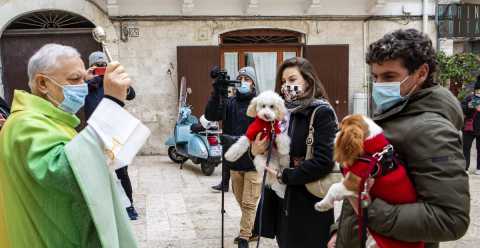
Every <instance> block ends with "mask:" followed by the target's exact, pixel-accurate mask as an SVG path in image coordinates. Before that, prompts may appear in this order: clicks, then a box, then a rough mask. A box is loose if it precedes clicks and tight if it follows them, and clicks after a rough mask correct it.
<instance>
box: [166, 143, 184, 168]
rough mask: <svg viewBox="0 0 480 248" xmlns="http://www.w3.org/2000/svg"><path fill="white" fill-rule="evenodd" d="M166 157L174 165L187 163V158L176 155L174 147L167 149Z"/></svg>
mask: <svg viewBox="0 0 480 248" xmlns="http://www.w3.org/2000/svg"><path fill="white" fill-rule="evenodd" d="M168 157H169V158H170V159H171V160H172V161H173V162H175V163H178V164H181V163H183V162H185V161H187V159H188V158H186V157H184V156H181V155H179V154H178V153H177V149H175V147H174V146H170V147H169V148H168Z"/></svg>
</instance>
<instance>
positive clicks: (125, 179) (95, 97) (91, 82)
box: [84, 51, 138, 220]
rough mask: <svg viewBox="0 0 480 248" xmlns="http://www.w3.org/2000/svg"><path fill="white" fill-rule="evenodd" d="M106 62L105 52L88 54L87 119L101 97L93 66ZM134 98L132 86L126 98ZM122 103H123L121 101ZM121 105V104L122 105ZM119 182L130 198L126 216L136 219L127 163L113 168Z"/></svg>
mask: <svg viewBox="0 0 480 248" xmlns="http://www.w3.org/2000/svg"><path fill="white" fill-rule="evenodd" d="M107 63H108V60H107V55H105V53H103V52H100V51H96V52H93V53H91V54H90V56H88V64H89V67H90V68H89V69H88V70H87V74H88V76H87V85H88V95H87V97H86V98H85V106H84V112H85V118H86V119H87V120H88V119H89V118H90V116H91V115H92V114H93V112H94V111H95V109H96V108H97V106H98V104H99V103H100V101H101V100H102V99H103V96H104V92H103V75H93V71H94V69H95V68H99V67H106V66H107ZM134 98H135V90H133V88H132V86H130V87H129V88H128V92H127V98H126V99H127V100H133V99H134ZM122 104H124V103H122ZM122 106H123V105H122ZM115 173H116V174H117V177H118V179H119V180H120V183H121V184H122V187H123V189H124V190H125V193H126V194H127V197H128V199H129V200H130V204H131V205H130V206H129V207H127V209H126V210H127V213H128V217H129V218H130V219H131V220H136V219H137V218H138V213H137V211H136V210H135V207H134V206H133V192H132V183H131V182H130V176H129V175H128V165H125V166H124V167H121V168H118V169H117V170H115Z"/></svg>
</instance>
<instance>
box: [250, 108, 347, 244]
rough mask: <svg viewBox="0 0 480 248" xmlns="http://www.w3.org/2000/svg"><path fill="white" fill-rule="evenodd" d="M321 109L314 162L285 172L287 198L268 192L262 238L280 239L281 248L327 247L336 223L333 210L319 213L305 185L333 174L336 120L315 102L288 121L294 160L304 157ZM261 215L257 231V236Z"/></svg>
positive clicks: (266, 194)
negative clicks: (309, 137)
mask: <svg viewBox="0 0 480 248" xmlns="http://www.w3.org/2000/svg"><path fill="white" fill-rule="evenodd" d="M319 105H321V107H320V108H319V109H318V110H317V113H316V115H315V120H314V124H313V127H314V129H315V140H314V146H313V156H314V158H313V159H310V160H306V161H303V162H302V163H301V164H300V165H299V166H298V167H294V165H293V163H291V164H290V168H289V169H286V170H284V171H283V176H282V180H283V182H284V183H285V184H286V185H287V190H286V194H285V198H284V199H281V198H279V197H278V196H277V195H276V194H275V193H274V192H273V191H272V190H271V189H269V188H265V195H264V205H263V217H262V236H264V237H268V238H275V237H276V238H277V240H279V245H280V248H300V247H301V248H318V247H327V242H328V240H329V228H330V225H331V224H332V223H333V221H334V220H333V210H332V211H327V212H318V211H315V209H314V204H315V203H316V202H318V201H320V200H321V199H319V198H317V197H316V196H314V195H312V194H310V192H308V191H307V189H306V188H305V184H306V183H309V182H312V181H315V180H318V179H320V178H322V177H324V176H326V175H327V174H328V173H330V172H331V171H332V168H333V165H334V161H333V146H334V139H335V133H336V132H337V126H338V124H337V118H336V115H335V112H334V110H333V108H332V107H331V106H330V104H329V103H328V102H326V101H317V102H314V104H312V105H311V106H309V107H308V108H306V109H305V110H303V111H300V112H297V113H292V114H291V115H290V120H289V128H288V130H289V136H290V138H291V140H292V143H291V147H290V156H291V157H303V158H304V157H305V155H306V151H307V146H306V138H307V135H308V126H309V124H310V117H311V115H312V113H313V110H314V109H315V108H316V107H317V106H319ZM258 215H259V211H257V219H256V223H255V224H256V225H255V226H256V228H255V230H254V233H258V221H259V218H258V217H259V216H258Z"/></svg>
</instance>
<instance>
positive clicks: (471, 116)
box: [462, 76, 480, 175]
mask: <svg viewBox="0 0 480 248" xmlns="http://www.w3.org/2000/svg"><path fill="white" fill-rule="evenodd" d="M462 109H463V114H464V116H465V122H464V123H465V124H464V127H463V154H464V156H465V161H466V163H467V164H466V168H465V169H466V170H467V171H468V168H469V167H470V150H471V148H472V143H473V141H474V140H475V139H476V140H477V142H476V147H477V169H476V170H475V171H474V172H473V174H475V175H480V159H479V158H480V157H479V156H478V153H479V152H480V142H479V140H478V137H479V135H480V115H479V114H478V112H479V111H480V76H478V77H477V81H476V82H475V86H474V91H473V94H471V95H469V96H467V97H465V99H463V101H462Z"/></svg>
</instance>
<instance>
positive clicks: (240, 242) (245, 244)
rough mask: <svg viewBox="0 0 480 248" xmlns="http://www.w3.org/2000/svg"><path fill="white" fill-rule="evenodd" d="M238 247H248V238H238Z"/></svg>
mask: <svg viewBox="0 0 480 248" xmlns="http://www.w3.org/2000/svg"><path fill="white" fill-rule="evenodd" d="M238 248H248V240H246V239H242V238H240V239H238Z"/></svg>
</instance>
